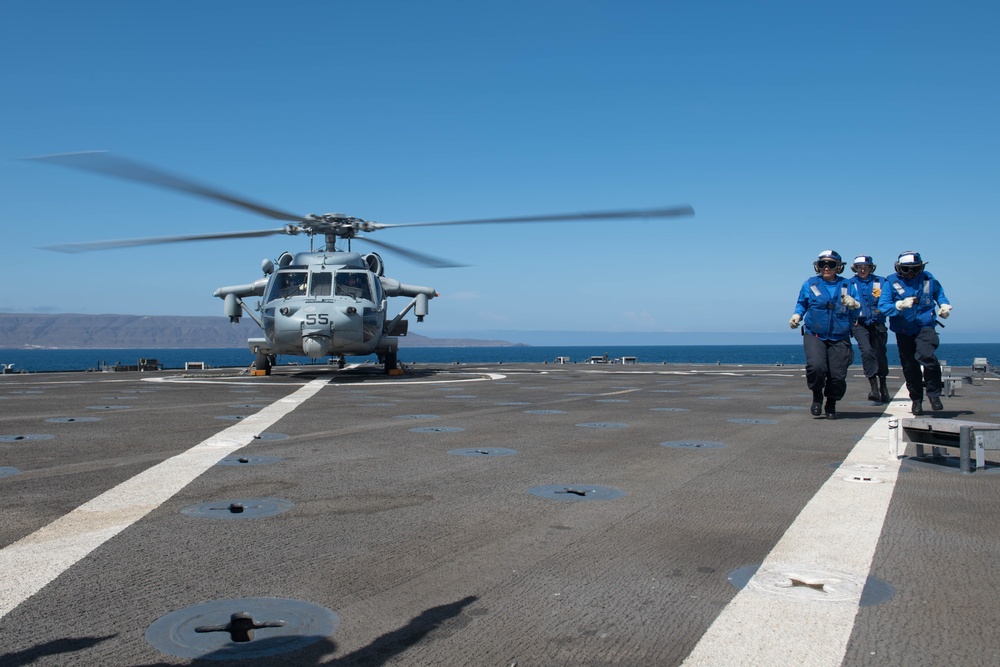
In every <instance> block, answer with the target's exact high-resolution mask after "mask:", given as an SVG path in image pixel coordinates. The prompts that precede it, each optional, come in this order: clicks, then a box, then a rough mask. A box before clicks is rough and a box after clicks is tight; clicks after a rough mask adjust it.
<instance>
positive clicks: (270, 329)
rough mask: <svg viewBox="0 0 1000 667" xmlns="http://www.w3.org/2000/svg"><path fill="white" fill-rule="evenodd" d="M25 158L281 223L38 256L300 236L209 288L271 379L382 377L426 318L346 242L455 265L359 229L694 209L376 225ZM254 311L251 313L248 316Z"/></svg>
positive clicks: (423, 302) (420, 298)
mask: <svg viewBox="0 0 1000 667" xmlns="http://www.w3.org/2000/svg"><path fill="white" fill-rule="evenodd" d="M27 159H29V160H37V161H43V162H48V163H52V164H57V165H61V166H66V167H72V168H75V169H81V170H84V171H89V172H96V173H101V174H104V175H107V176H113V177H116V178H121V179H125V180H130V181H134V182H139V183H144V184H146V185H154V186H158V187H161V188H167V189H170V190H175V191H179V192H184V193H187V194H191V195H195V196H199V197H203V198H206V199H210V200H213V201H216V202H220V203H224V204H229V205H231V206H236V207H239V208H242V209H245V210H248V211H251V212H252V213H255V214H258V215H263V216H265V217H268V218H271V219H274V220H282V221H285V222H287V223H289V224H286V225H284V226H283V227H279V228H275V229H263V230H254V231H243V232H222V233H216V234H195V235H187V236H167V237H157V238H142V239H125V240H117V241H96V242H85V243H70V244H61V245H55V246H45V249H47V250H55V251H58V252H87V251H91V250H107V249H112V248H126V247H133V246H142V245H154V244H162V243H182V242H188V241H209V240H219V239H237V238H251V237H261V236H272V235H278V234H287V235H292V236H295V235H298V234H306V235H307V236H309V252H299V253H296V254H292V253H289V252H284V253H282V254H281V255H280V256H279V257H278V259H277V262H275V261H272V260H270V259H265V260H264V261H263V263H262V266H261V268H262V270H263V273H264V277H263V278H261V279H259V280H256V281H254V282H252V283H248V284H243V285H231V286H227V287H220V288H219V289H217V290H215V294H214V296H217V297H219V298H220V299H222V300H223V302H224V303H223V312H224V314H225V315H226V316H227V317H229V319H230V321H231V322H239V320H240V318H241V317H242V316H243V315H244V314H245V315H246V316H248V317H250V318H251V319H252V320H253V321H254V322H255V323H256V324H257V325H258V326H259V327H260V328H261V332H262V333H263V335H262V336H259V337H254V338H250V339H248V340H247V346H248V347H249V348H250V351H251V352H253V353H254V354H255V355H256V359H255V362H254V363H255V367H256V372H257V374H265V375H266V374H270V371H271V367H272V366H273V365H274V363H275V359H276V357H277V356H278V355H289V356H299V357H309V358H311V359H320V358H323V357H337V358H338V365H339V366H340V367H341V368H343V367H344V366H345V356H367V355H371V354H375V355H377V358H378V362H379V363H380V364H383V365H384V368H385V371H386V372H387V373H390V374H397V373H399V372H400V370H399V362H398V349H399V337H400V336H405V335H406V334H407V331H408V328H409V322H408V320H406V319H404V318H405V317H406V315H407V314H408V313H409V312H410V311H411V310H412V311H413V312H414V315H415V316H416V318H417V322H422V321H423V319H424V317H425V316H426V315H427V313H428V302H429V301H430V300H431V299H433V298H434V297H436V296H439V295H438V293H437V292H436V291H435V290H434V288H432V287H424V286H420V285H408V284H405V283H401V282H399V281H398V280H394V279H392V278H389V277H387V276H386V275H385V265H384V263H383V261H382V258H381V257H380V256H379V255H378V254H377V253H374V252H370V253H367V254H361V253H358V252H352V251H351V241H353V240H363V241H364V242H365V243H368V244H371V245H374V246H377V247H381V248H384V249H386V250H388V251H390V252H393V253H395V254H398V255H401V256H402V257H405V258H407V259H409V260H411V261H414V262H417V263H420V264H423V265H425V266H430V267H434V268H448V267H458V266H461V265H460V264H455V263H453V262H450V261H448V260H444V259H440V258H437V257H433V256H431V255H426V254H424V253H420V252H416V251H414V250H410V249H408V248H401V247H399V246H396V245H390V244H388V243H385V242H384V241H376V240H374V239H372V238H371V237H370V236H361V235H359V233H361V232H363V233H371V232H374V231H379V230H382V229H392V228H399V227H430V226H440V225H476V224H505V223H533V222H563V221H583V220H618V219H627V218H668V217H677V216H685V215H693V214H694V210H693V209H692V208H691V207H690V206H686V205H685V206H676V207H671V208H661V209H648V210H624V211H594V212H584V213H566V214H555V215H537V216H522V217H511V218H489V219H480V220H453V221H449V222H416V223H400V224H384V223H380V222H372V221H370V220H363V219H361V218H355V217H351V216H348V215H345V214H343V213H326V214H322V215H315V214H310V215H306V216H300V215H294V214H292V213H287V212H285V211H281V210H278V209H274V208H271V207H268V206H264V205H261V204H257V203H255V202H251V201H249V200H247V199H244V198H242V197H237V196H234V195H231V194H228V193H225V192H222V191H221V190H217V189H215V188H213V187H208V186H205V185H202V184H200V183H196V182H194V181H192V180H190V179H187V178H183V177H179V176H175V175H172V174H168V173H166V172H164V171H162V170H160V169H158V168H153V167H150V166H147V165H144V164H140V163H138V162H135V161H132V160H128V159H125V158H122V157H118V156H115V155H112V154H111V153H107V152H103V151H96V152H84V153H64V154H59V155H47V156H41V157H34V158H27ZM317 236H319V237H321V238H322V239H323V241H324V245H323V246H322V247H320V248H319V249H318V250H314V249H313V246H314V237H317ZM339 242H344V245H345V246H346V247H345V248H343V249H341V248H338V247H337V245H338V243H339ZM397 296H402V297H410V299H411V300H410V302H409V303H408V304H407V305H406V307H405V308H403V310H402V311H400V312H399V313H398V314H397V315H395V316H390V315H389V303H388V300H389V298H390V297H397ZM251 297H261V298H260V300H259V301H258V302H257V303H256V304H255V305H254V306H251V305H248V304H247V303H246V301H244V300H245V299H249V298H251ZM255 311H256V313H258V314H259V315H258V314H255Z"/></svg>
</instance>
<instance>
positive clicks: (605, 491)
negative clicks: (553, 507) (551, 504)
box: [528, 484, 626, 503]
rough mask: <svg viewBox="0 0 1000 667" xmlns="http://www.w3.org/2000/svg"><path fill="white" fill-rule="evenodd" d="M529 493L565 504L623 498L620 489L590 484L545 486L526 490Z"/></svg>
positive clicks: (623, 494)
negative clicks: (564, 502) (561, 501)
mask: <svg viewBox="0 0 1000 667" xmlns="http://www.w3.org/2000/svg"><path fill="white" fill-rule="evenodd" d="M528 493H531V494H533V495H536V496H540V497H542V498H549V499H550V500H563V501H567V502H573V503H576V502H583V501H586V500H615V499H616V498H621V497H623V496H625V495H626V494H625V492H624V491H622V490H620V489H613V488H611V487H609V486H594V485H592V484H546V485H544V486H536V487H534V488H531V489H528Z"/></svg>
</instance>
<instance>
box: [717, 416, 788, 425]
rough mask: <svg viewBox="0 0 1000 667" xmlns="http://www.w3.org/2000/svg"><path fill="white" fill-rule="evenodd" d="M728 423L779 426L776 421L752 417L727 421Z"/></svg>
mask: <svg viewBox="0 0 1000 667" xmlns="http://www.w3.org/2000/svg"><path fill="white" fill-rule="evenodd" d="M726 421H727V422H732V423H733V424H777V423H778V420H776V419H756V418H752V417H746V418H744V417H737V418H735V419H727V420H726Z"/></svg>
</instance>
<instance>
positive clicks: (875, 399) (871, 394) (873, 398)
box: [868, 377, 888, 403]
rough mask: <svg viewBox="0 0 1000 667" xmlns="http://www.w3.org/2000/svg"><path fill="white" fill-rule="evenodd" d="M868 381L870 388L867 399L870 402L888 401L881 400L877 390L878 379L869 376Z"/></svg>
mask: <svg viewBox="0 0 1000 667" xmlns="http://www.w3.org/2000/svg"><path fill="white" fill-rule="evenodd" d="M868 382H869V383H870V384H871V386H872V390H871V391H870V392H868V400H869V401H871V402H872V403H887V402H888V401H883V400H882V395H881V394H880V393H879V391H878V380H877V379H875V378H873V377H870V378H868Z"/></svg>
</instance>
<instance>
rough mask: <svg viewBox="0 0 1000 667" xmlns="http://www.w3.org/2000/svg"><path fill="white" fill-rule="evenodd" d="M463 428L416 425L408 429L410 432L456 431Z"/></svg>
mask: <svg viewBox="0 0 1000 667" xmlns="http://www.w3.org/2000/svg"><path fill="white" fill-rule="evenodd" d="M464 430H465V429H464V428H459V427H458V426H418V427H416V428H411V429H410V431H411V432H412V433H458V432H459V431H464Z"/></svg>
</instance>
